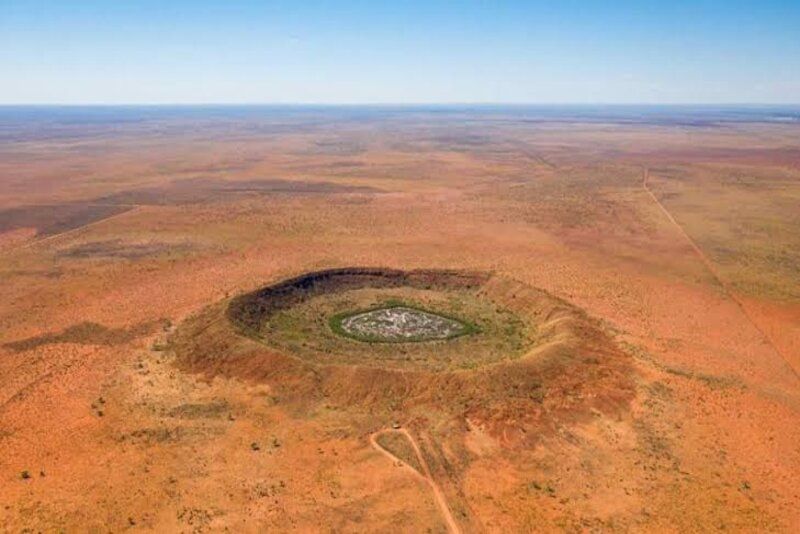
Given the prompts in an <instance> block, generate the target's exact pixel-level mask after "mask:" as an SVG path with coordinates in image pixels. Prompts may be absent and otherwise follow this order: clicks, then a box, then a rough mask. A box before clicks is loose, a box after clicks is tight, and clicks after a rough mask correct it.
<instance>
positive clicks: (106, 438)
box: [0, 107, 800, 532]
mask: <svg viewBox="0 0 800 534" xmlns="http://www.w3.org/2000/svg"><path fill="white" fill-rule="evenodd" d="M773 119H774V117H770V116H769V115H768V114H764V115H759V114H758V113H751V114H731V115H730V116H728V115H725V114H724V113H717V114H700V115H699V116H694V115H692V113H690V112H686V111H682V112H680V113H679V112H677V111H676V112H675V113H674V114H670V113H661V114H649V115H648V114H646V113H645V114H638V113H634V112H627V113H620V114H614V113H609V114H606V115H604V114H602V113H601V114H587V115H581V114H580V113H577V114H575V113H573V114H570V113H566V112H565V113H563V114H558V113H553V112H548V113H544V112H541V111H538V112H537V111H536V110H528V109H523V108H520V109H513V108H512V109H505V110H502V109H491V108H487V109H477V110H465V109H458V108H445V109H427V110H425V109H418V110H411V109H369V108H333V109H314V108H298V109H294V108H275V109H272V108H224V107H223V108H211V109H196V108H176V109H158V108H152V109H151V108H132V109H117V108H109V109H105V108H96V109H71V110H70V109H67V110H64V109H60V108H54V109H49V110H48V109H30V110H17V109H13V108H12V109H0V281H1V282H0V286H1V287H2V299H0V525H2V529H3V530H7V531H14V532H17V531H24V530H26V529H28V530H29V531H58V530H65V531H85V530H103V531H105V530H110V531H122V530H126V529H131V530H139V529H142V530H151V531H159V532H164V531H193V532H204V531H219V530H225V529H230V530H232V531H261V530H270V529H271V530H278V531H287V530H288V531H308V530H313V531H331V532H333V531H398V530H399V531H431V532H445V531H447V530H451V531H463V532H484V531H489V532H492V531H494V532H501V531H502V532H508V531H551V530H554V529H564V530H568V531H582V530H612V531H613V530H619V531H630V530H633V531H679V532H685V531H709V530H723V529H724V530H748V531H785V532H790V531H796V530H797V529H798V527H800V479H798V473H800V448H798V443H800V378H799V375H798V373H800V232H798V231H797V230H798V228H800V209H799V208H798V206H800V122H798V121H797V120H796V118H795V120H773ZM350 267H358V268H363V269H368V268H373V269H388V270H402V271H404V272H414V271H415V270H422V271H425V270H446V271H452V272H462V273H467V272H469V273H481V274H480V276H481V277H484V278H485V280H484V278H482V279H481V285H480V288H479V289H476V290H475V291H472V292H466V293H465V292H463V291H461V290H460V289H459V291H456V292H455V293H453V294H452V295H451V294H450V293H446V292H444V290H442V292H439V293H436V291H437V290H438V289H440V288H439V286H437V284H436V283H432V284H429V285H419V284H418V285H416V286H414V287H410V286H408V287H407V286H403V287H394V288H390V289H387V290H386V294H385V295H383V294H380V295H379V294H378V293H379V291H378V289H376V288H375V287H372V286H370V287H367V288H349V291H351V293H348V294H341V295H339V296H336V295H334V296H330V295H328V296H325V295H323V296H320V297H318V300H309V301H307V302H306V301H303V303H301V304H299V305H298V306H297V307H293V308H287V309H285V310H282V311H281V314H282V315H281V314H279V315H275V316H271V318H270V321H267V322H266V323H261V322H257V323H255V324H256V326H257V327H258V329H260V330H259V331H258V335H246V334H247V333H248V332H244V331H242V329H241V328H237V324H236V321H232V320H231V317H230V313H227V312H226V310H230V309H231V308H230V306H231V303H232V302H234V303H235V302H240V300H237V299H242V298H244V296H246V295H249V294H252V292H254V291H258V290H259V289H260V288H264V287H270V286H272V285H274V284H278V283H280V282H281V281H282V280H289V279H294V278H295V277H298V276H302V275H304V274H305V273H313V272H318V271H325V270H328V269H337V268H350ZM445 289H447V290H448V291H449V290H450V288H445ZM384 297H385V298H387V299H388V298H391V299H400V300H402V301H403V302H406V303H410V304H416V305H420V306H422V307H427V308H430V309H433V310H434V311H440V312H442V313H445V314H451V315H453V316H454V317H458V318H460V319H464V320H466V321H470V322H472V321H473V320H474V321H475V323H476V324H477V326H478V327H479V328H478V331H477V332H476V333H475V334H474V337H471V336H462V337H459V338H455V339H453V340H449V341H436V342H430V343H421V344H419V345H418V346H415V347H408V348H398V347H392V346H386V345H381V346H377V345H376V346H375V347H372V348H370V346H369V345H363V344H362V345H359V343H362V342H359V341H356V340H352V339H343V338H342V339H339V338H336V337H335V336H334V333H332V332H328V331H327V330H325V327H326V324H327V323H326V322H325V321H326V319H327V317H328V315H329V314H331V313H337V312H341V311H346V308H347V306H348V305H352V306H353V308H354V309H358V308H368V307H370V306H372V305H374V304H375V303H378V302H379V301H380V299H381V298H384ZM315 298H316V297H315ZM259 309H261V308H259ZM262 311H263V310H262ZM259 313H260V312H259ZM308 324H311V326H307V325H308ZM276 332H277V334H275V333H276ZM273 334H275V335H273ZM278 334H279V335H278ZM271 336H272V337H271ZM480 336H484V337H480ZM348 347H352V352H350V349H349V348H348ZM394 348H397V350H398V351H401V352H400V353H399V354H401V355H400V356H398V353H396V352H393V349H394ZM462 349H463V350H462ZM402 351H405V352H402ZM326 354H330V355H331V359H330V361H328V360H327V357H326ZM369 359H371V360H369ZM367 360H369V361H367Z"/></svg>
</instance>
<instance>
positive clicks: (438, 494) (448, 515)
mask: <svg viewBox="0 0 800 534" xmlns="http://www.w3.org/2000/svg"><path fill="white" fill-rule="evenodd" d="M389 432H397V433H400V434H402V435H403V436H405V438H406V439H407V440H408V442H409V443H410V444H411V447H412V448H413V449H414V454H416V455H417V460H418V461H419V465H421V466H422V471H423V472H422V473H420V472H419V471H418V470H417V469H416V468H414V467H413V466H411V465H409V464H408V463H406V462H404V461H403V460H401V459H400V458H398V457H397V456H395V455H394V454H392V453H391V452H389V451H387V450H386V449H384V448H383V447H381V445H380V444H379V443H378V439H377V438H378V436H380V435H381V434H386V433H389ZM369 442H370V444H371V445H372V446H373V447H374V448H375V449H376V450H378V451H379V452H381V453H382V454H383V455H385V456H386V457H387V458H389V459H390V460H392V461H393V462H398V463H400V464H402V465H403V466H404V467H407V468H408V469H409V470H410V471H411V472H412V473H414V474H415V475H416V476H418V477H420V478H421V479H423V480H425V481H426V482H427V483H428V485H430V487H431V490H433V498H434V500H435V501H436V505H437V506H438V507H439V511H440V512H441V513H442V519H444V522H445V524H446V525H447V530H448V531H449V532H451V533H456V534H461V529H460V528H459V526H458V523H456V520H455V518H453V513H452V512H451V511H450V507H449V506H447V500H446V499H445V497H444V493H443V492H442V489H441V488H440V487H439V485H438V484H437V483H436V481H434V480H433V476H432V475H431V471H430V469H429V468H428V462H426V461H425V458H424V457H423V456H422V451H421V450H420V448H419V445H418V444H417V441H416V440H415V439H414V437H413V436H412V435H411V433H410V432H409V431H408V430H406V429H405V428H398V429H394V428H393V429H384V430H378V431H377V432H374V433H372V434H370V436H369Z"/></svg>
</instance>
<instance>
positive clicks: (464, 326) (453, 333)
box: [329, 303, 478, 343]
mask: <svg viewBox="0 0 800 534" xmlns="http://www.w3.org/2000/svg"><path fill="white" fill-rule="evenodd" d="M329 324H330V327H331V330H333V331H334V332H335V333H336V334H339V335H340V336H344V337H349V338H351V339H355V340H357V341H363V342H367V343H418V342H422V341H445V340H449V339H454V338H457V337H461V336H465V335H468V334H472V333H475V332H477V331H478V327H477V326H475V325H474V324H472V323H470V322H468V321H464V320H461V319H458V318H456V317H452V316H449V315H444V314H441V313H436V312H432V311H429V310H425V309H423V308H420V307H418V306H414V305H411V304H405V303H389V304H386V305H383V306H376V307H373V308H368V309H365V310H357V311H351V312H345V313H338V314H336V315H334V316H332V317H331V318H330V321H329Z"/></svg>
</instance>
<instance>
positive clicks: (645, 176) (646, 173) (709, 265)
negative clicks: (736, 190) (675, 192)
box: [642, 167, 800, 383]
mask: <svg viewBox="0 0 800 534" xmlns="http://www.w3.org/2000/svg"><path fill="white" fill-rule="evenodd" d="M649 179H650V169H649V168H648V167H645V168H644V170H643V171H642V187H643V188H644V190H645V191H646V192H647V194H648V195H650V198H652V199H653V202H655V203H656V205H657V206H658V207H659V209H660V210H661V212H662V213H663V214H664V216H665V217H666V218H667V219H668V220H669V222H670V223H672V225H673V226H674V227H675V228H676V230H677V231H678V232H679V233H680V235H681V236H682V237H683V238H684V239H685V240H686V242H687V243H689V246H691V247H692V250H694V252H695V253H696V254H697V257H698V258H699V259H700V261H701V262H703V265H704V266H705V268H706V269H708V272H710V273H711V275H712V276H713V277H714V278H715V279H716V280H717V282H718V283H719V285H720V287H722V289H723V290H724V291H725V294H726V295H728V297H730V299H731V300H732V301H733V302H735V303H736V305H737V306H738V307H739V309H740V310H741V312H742V314H743V315H744V316H745V318H746V319H747V321H748V322H749V323H750V324H751V325H752V326H753V327H754V328H755V329H756V330H758V332H759V334H761V336H762V337H763V338H764V341H766V343H767V344H768V345H769V346H770V347H771V348H772V350H773V351H774V352H775V354H777V355H778V357H779V358H780V359H781V360H783V363H784V364H786V367H787V369H788V370H789V371H790V372H791V373H792V374H793V375H794V377H795V378H796V379H797V380H798V383H800V371H798V370H797V369H795V367H794V366H793V365H792V363H791V360H790V359H789V358H788V357H787V356H786V354H784V353H783V351H781V349H779V348H778V346H777V345H776V344H775V342H774V341H773V339H772V338H771V337H770V336H769V334H767V332H766V331H764V329H763V328H762V327H761V326H760V325H759V324H758V322H757V321H756V320H755V319H754V318H753V316H752V314H751V313H750V312H748V310H747V306H746V305H745V304H744V303H743V302H742V300H741V299H740V298H739V297H737V296H736V292H735V291H734V290H733V288H732V287H731V286H730V284H728V283H727V282H726V281H725V279H724V278H723V277H722V276H721V275H720V274H719V271H718V270H717V268H716V266H715V265H714V263H713V262H712V261H711V259H710V258H709V257H708V256H707V255H706V253H705V252H703V249H701V248H700V247H699V246H698V245H697V243H696V242H695V240H694V239H692V237H691V236H690V235H689V234H687V233H686V230H684V229H683V226H681V224H680V223H679V222H678V221H677V220H675V217H673V216H672V214H671V213H670V212H669V210H668V209H667V208H666V207H665V206H664V204H662V203H661V201H660V200H658V197H656V195H655V193H653V191H652V189H650V186H649V185H648V180H649Z"/></svg>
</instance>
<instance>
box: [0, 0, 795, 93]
mask: <svg viewBox="0 0 800 534" xmlns="http://www.w3.org/2000/svg"><path fill="white" fill-rule="evenodd" d="M209 102H231V103H409V104H410V103H430V102H441V103H446V102H460V103H463V102H497V103H504V102H514V103H798V102H800V0H785V1H778V0H774V1H773V0H762V1H737V0H727V1H703V0H695V1H682V0H679V1H655V0H653V1H637V2H633V1H624V0H618V1H606V2H601V1H582V2H581V1H570V0H560V1H559V0H551V1H541V2H539V1H502V0H497V1H493V2H491V1H481V2H479V1H473V2H444V1H436V0H428V1H415V0H410V1H405V2H403V1H400V0H394V1H387V2H379V1H373V2H356V1H339V2H334V1H314V2H302V1H294V2H290V1H286V2H271V1H261V2H256V1H237V0H229V1H207V0H193V1H183V0H173V1H167V0H162V1H136V0H127V1H122V0H120V1H116V0H106V1H69V0H60V1H27V0H0V103H5V104H14V103H106V104H113V103H209Z"/></svg>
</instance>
